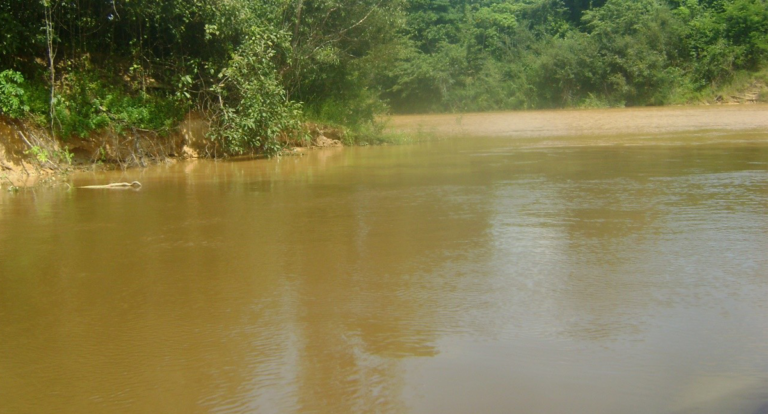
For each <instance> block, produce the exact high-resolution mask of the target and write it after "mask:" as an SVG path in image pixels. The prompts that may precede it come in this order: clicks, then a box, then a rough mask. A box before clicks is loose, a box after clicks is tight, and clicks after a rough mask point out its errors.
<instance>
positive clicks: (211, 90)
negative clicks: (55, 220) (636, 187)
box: [0, 0, 768, 154]
mask: <svg viewBox="0 0 768 414" xmlns="http://www.w3.org/2000/svg"><path fill="white" fill-rule="evenodd" d="M0 25H2V27H3V33H2V35H0V113H2V114H5V115H6V116H9V117H12V118H20V117H27V118H29V119H33V120H36V122H37V123H39V124H40V125H42V126H44V127H45V128H46V129H47V130H49V131H50V134H52V135H54V136H56V137H58V138H59V139H62V140H67V139H68V138H69V137H72V136H81V137H87V136H89V134H91V133H92V132H94V131H99V130H103V129H111V130H113V131H114V132H116V133H117V134H123V135H131V134H135V133H136V132H137V131H146V132H152V133H154V134H157V135H165V134H167V133H168V132H170V131H171V130H172V128H173V127H174V126H175V125H176V124H177V123H178V122H179V121H180V120H181V119H182V118H183V116H184V115H185V114H186V113H188V112H189V111H193V110H194V111H197V112H199V113H201V114H204V116H206V117H207V119H209V120H210V122H211V125H212V129H211V134H210V139H211V140H215V141H217V142H218V143H219V145H220V146H221V147H222V148H224V149H225V150H226V151H227V152H228V153H232V154H243V153H253V152H261V153H267V154H273V153H275V152H277V151H278V150H279V149H280V146H281V143H282V142H287V141H290V140H291V139H297V137H300V136H301V135H302V134H303V132H302V131H303V129H302V122H304V121H313V122H320V123H325V124H329V125H336V126H343V127H344V129H345V130H347V131H348V132H349V134H348V136H347V140H348V141H350V142H358V143H377V142H382V141H386V140H395V141H398V140H401V138H392V137H388V138H387V137H384V136H383V135H382V125H380V124H379V123H377V122H376V119H377V117H378V116H379V115H381V114H382V113H386V112H388V111H391V112H400V113H402V112H425V111H427V112H428V111H482V110H497V109H525V108H556V107H609V106H637V105H663V104H668V103H683V102H692V101H699V100H705V99H715V98H716V97H717V96H725V95H728V94H734V93H736V92H733V88H747V89H748V88H753V89H755V88H756V89H755V92H754V95H755V96H754V99H755V100H763V101H764V100H766V99H767V98H766V96H767V93H766V91H765V84H766V76H765V72H764V71H762V72H761V69H762V68H764V66H765V64H766V61H767V60H768V4H766V0H162V1H156V0H130V1H128V0H78V1H77V2H68V1H63V0H33V1H28V0H7V1H4V2H2V4H0ZM761 88H762V89H761Z"/></svg>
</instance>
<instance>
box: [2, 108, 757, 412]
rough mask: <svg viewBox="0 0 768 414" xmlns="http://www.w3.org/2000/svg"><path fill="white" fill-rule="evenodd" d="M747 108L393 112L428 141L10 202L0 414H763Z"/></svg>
mask: <svg viewBox="0 0 768 414" xmlns="http://www.w3.org/2000/svg"><path fill="white" fill-rule="evenodd" d="M649 113H654V114H657V115H655V117H656V118H657V123H655V124H653V125H654V126H647V128H646V129H643V127H642V125H647V124H648V122H646V121H642V120H643V119H645V120H647V119H651V118H653V117H650V118H649ZM563 114H567V117H570V120H569V121H568V122H569V123H570V124H583V125H613V126H612V127H611V128H603V127H595V129H594V130H593V131H592V132H591V133H590V132H589V130H588V128H586V127H585V128H584V129H582V130H580V131H579V132H574V131H568V128H564V127H562V126H558V125H559V124H558V123H561V124H562V123H565V122H566V121H564V120H563V118H562V116H561V115H563ZM633 114H634V115H633ZM765 114H766V107H764V106H757V105H756V106H739V107H720V108H701V109H699V110H697V109H689V108H662V109H653V110H646V109H641V110H637V111H633V110H618V111H617V110H609V111H602V110H601V111H552V112H533V113H514V114H505V113H500V114H487V115H473V116H474V117H477V119H478V120H480V121H478V122H476V123H474V122H475V121H474V120H473V121H472V122H473V123H470V121H469V120H470V119H471V117H470V116H467V115H465V116H464V117H463V119H462V120H461V124H462V125H464V126H465V128H466V129H465V130H464V132H463V133H459V134H454V133H452V132H448V131H445V130H441V129H439V127H440V126H442V125H447V122H446V121H445V120H446V119H449V118H446V116H423V117H420V118H419V119H418V120H417V119H416V118H415V117H407V118H396V119H395V120H393V122H392V124H393V126H397V127H399V128H402V129H404V130H406V129H407V130H409V131H415V130H418V129H419V128H421V130H422V131H424V130H426V129H425V127H424V125H436V126H437V127H435V129H434V130H433V132H434V133H436V134H438V135H440V136H443V137H445V139H439V140H427V141H425V142H422V143H418V144H413V145H401V146H384V147H368V148H343V149H341V148H331V149H326V150H318V151H310V152H308V154H307V155H306V156H303V157H284V158H281V159H272V160H255V161H236V162H212V161H196V162H186V163H179V164H176V165H170V166H160V167H152V168H148V169H145V170H133V171H131V170H129V171H126V172H120V173H99V174H79V175H76V176H75V177H74V178H73V182H72V189H71V190H69V191H64V190H62V189H60V188H54V189H45V188H38V189H22V190H21V191H19V192H18V193H15V194H13V193H5V192H3V193H2V194H0V413H3V414H5V413H14V414H15V413H88V412H98V413H358V412H361V413H362V412H381V413H439V414H445V413H569V414H570V413H589V414H599V413H638V414H639V413H711V414H715V413H744V414H747V413H749V414H756V413H762V412H765V410H766V409H768V300H766V298H768V126H767V125H766V118H765ZM556 115H557V116H559V118H557V116H556ZM633 116H634V117H636V118H633ZM529 117H530V118H529ZM614 117H617V119H614ZM665 117H666V118H667V119H668V121H660V120H658V119H663V118H665ZM556 118H557V119H556ZM713 118H717V119H719V121H717V122H720V124H718V125H720V126H717V125H714V123H715V121H712V120H711V119H713ZM511 119H514V122H511V121H510V120H511ZM548 119H549V120H548ZM707 120H710V121H711V123H707V122H709V121H707ZM641 121H642V122H641ZM663 122H671V123H672V124H675V125H667V126H660V125H661V124H662V123H663ZM696 122H698V123H700V124H701V127H700V128H695V126H696V125H695V123H696ZM505 123H506V125H508V128H509V129H510V131H512V130H514V131H517V132H514V133H513V132H510V131H507V132H504V128H503V127H502V125H504V124H505ZM404 125H405V126H404ZM408 125H410V126H408ZM418 125H421V126H418ZM451 125H456V122H455V121H453V123H452V124H451ZM483 125H485V127H483ZM521 125H523V126H521ZM525 125H527V126H525ZM531 125H540V126H538V127H536V126H531ZM621 125H627V126H626V127H625V128H620V126H621ZM413 126H416V127H414V128H413V129H408V128H411V127H413ZM470 126H471V127H470ZM475 127H477V128H475ZM516 128H517V129H516ZM520 128H522V129H520ZM537 128H538V129H539V132H528V133H520V132H519V131H521V130H525V131H532V130H535V129H537ZM622 129H623V130H622ZM606 130H610V131H609V132H606ZM494 131H496V132H494ZM474 132H476V133H474ZM134 180H136V181H140V182H141V183H142V187H141V188H140V189H138V190H126V191H107V190H104V191H98V190H84V189H78V188H77V187H80V186H86V185H98V184H103V183H109V182H131V181H134Z"/></svg>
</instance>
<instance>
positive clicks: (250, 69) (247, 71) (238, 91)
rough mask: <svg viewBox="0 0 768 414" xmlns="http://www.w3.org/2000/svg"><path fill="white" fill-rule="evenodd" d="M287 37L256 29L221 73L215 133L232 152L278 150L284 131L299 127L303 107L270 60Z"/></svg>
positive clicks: (270, 151)
mask: <svg viewBox="0 0 768 414" xmlns="http://www.w3.org/2000/svg"><path fill="white" fill-rule="evenodd" d="M284 40H285V36H284V34H281V33H278V34H274V33H268V32H267V31H265V30H258V29H254V31H253V33H251V34H250V36H248V38H247V39H246V40H245V42H244V43H243V44H242V45H241V46H240V47H239V48H238V49H237V51H236V52H235V53H234V54H233V56H232V58H231V60H230V62H229V65H228V67H227V68H226V69H225V70H224V71H223V72H222V74H221V82H220V84H219V85H218V86H217V87H216V91H217V92H218V94H219V98H220V102H221V105H220V107H219V108H218V112H217V114H216V122H215V124H214V125H213V129H212V134H213V136H214V137H215V138H217V139H218V140H220V141H221V142H222V143H223V145H224V147H225V148H226V149H227V150H229V151H230V152H232V153H235V154H244V153H246V152H255V151H262V152H264V153H266V154H268V155H273V154H276V153H277V152H278V151H279V150H280V148H281V144H280V137H281V135H282V134H285V133H288V132H290V131H294V130H297V129H298V128H299V115H300V109H301V107H300V105H299V104H297V103H294V102H290V101H289V100H288V99H287V98H286V92H285V89H284V88H283V87H282V85H281V84H280V82H279V80H278V77H277V72H276V70H275V67H274V64H273V62H272V60H271V59H272V58H273V57H274V54H275V45H276V44H277V43H280V42H283V41H284Z"/></svg>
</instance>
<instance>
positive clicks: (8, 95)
mask: <svg viewBox="0 0 768 414" xmlns="http://www.w3.org/2000/svg"><path fill="white" fill-rule="evenodd" d="M23 84H24V76H22V75H21V73H19V72H16V71H14V70H4V71H2V72H0V113H3V114H6V115H8V116H10V117H12V118H18V117H21V116H23V115H24V114H25V113H26V112H27V111H29V106H28V105H27V103H26V99H25V98H26V97H25V92H24V88H23V87H22V86H23Z"/></svg>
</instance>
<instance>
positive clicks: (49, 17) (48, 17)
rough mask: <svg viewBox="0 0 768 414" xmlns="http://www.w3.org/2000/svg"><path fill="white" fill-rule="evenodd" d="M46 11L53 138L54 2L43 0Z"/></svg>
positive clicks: (54, 114) (52, 134)
mask: <svg viewBox="0 0 768 414" xmlns="http://www.w3.org/2000/svg"><path fill="white" fill-rule="evenodd" d="M42 1H43V7H44V9H45V40H46V45H47V47H48V72H49V76H50V82H51V99H50V107H49V110H50V116H51V137H53V136H54V135H55V134H56V130H55V120H56V64H55V61H56V49H55V48H54V44H53V35H54V32H53V4H52V2H53V1H54V0H42Z"/></svg>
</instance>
